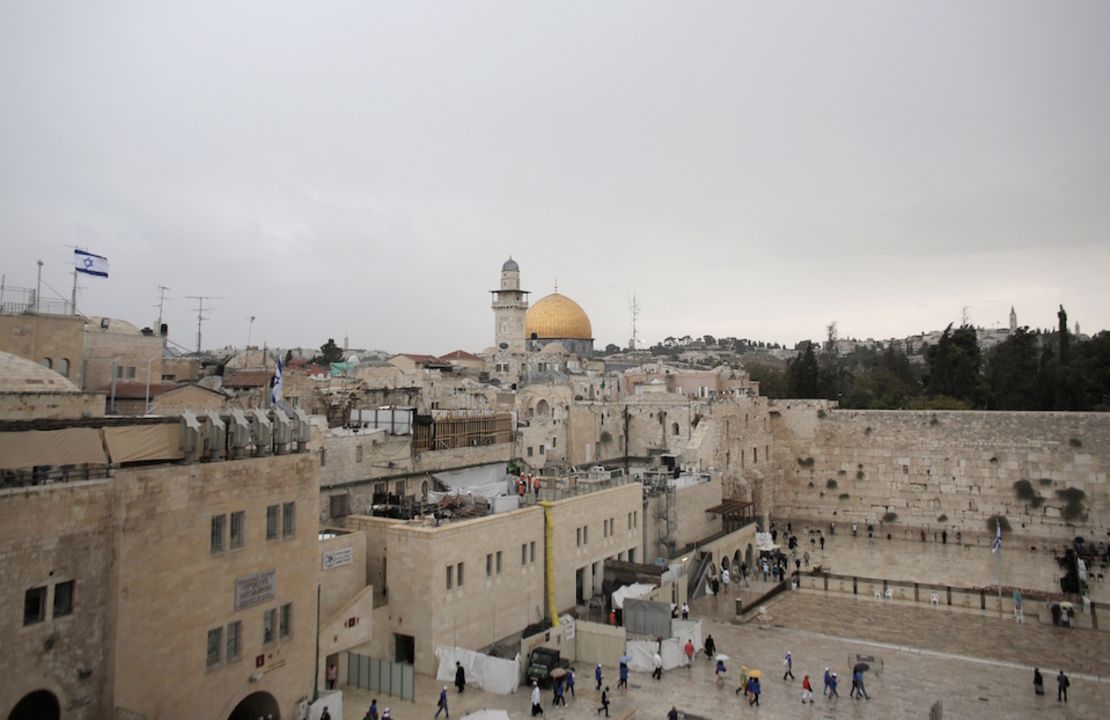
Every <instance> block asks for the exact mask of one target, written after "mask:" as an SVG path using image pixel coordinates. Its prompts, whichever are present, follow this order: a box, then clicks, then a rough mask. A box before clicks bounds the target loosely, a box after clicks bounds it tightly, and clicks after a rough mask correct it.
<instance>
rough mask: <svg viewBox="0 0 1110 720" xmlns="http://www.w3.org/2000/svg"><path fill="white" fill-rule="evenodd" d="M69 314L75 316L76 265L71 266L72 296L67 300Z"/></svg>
mask: <svg viewBox="0 0 1110 720" xmlns="http://www.w3.org/2000/svg"><path fill="white" fill-rule="evenodd" d="M69 312H70V314H71V315H76V314H77V265H76V264H74V265H73V294H72V295H71V296H70V299H69Z"/></svg>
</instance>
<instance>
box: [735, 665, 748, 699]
mask: <svg viewBox="0 0 1110 720" xmlns="http://www.w3.org/2000/svg"><path fill="white" fill-rule="evenodd" d="M740 693H744V697H747V696H748V666H747V665H741V666H740V687H738V688H736V693H735V694H736V695H739V694H740Z"/></svg>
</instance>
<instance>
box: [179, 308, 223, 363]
mask: <svg viewBox="0 0 1110 720" xmlns="http://www.w3.org/2000/svg"><path fill="white" fill-rule="evenodd" d="M185 297H187V298H188V299H190V300H196V301H197V355H200V328H201V323H203V322H204V321H205V320H207V319H208V317H207V316H206V315H205V314H204V301H205V300H225V299H226V298H223V297H219V296H216V295H186V296H185ZM208 309H209V310H212V309H213V308H212V307H209V308H208Z"/></svg>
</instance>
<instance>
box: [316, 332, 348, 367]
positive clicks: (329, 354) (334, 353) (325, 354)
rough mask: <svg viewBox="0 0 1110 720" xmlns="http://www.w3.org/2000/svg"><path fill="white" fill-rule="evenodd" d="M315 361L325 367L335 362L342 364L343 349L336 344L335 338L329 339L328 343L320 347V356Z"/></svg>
mask: <svg viewBox="0 0 1110 720" xmlns="http://www.w3.org/2000/svg"><path fill="white" fill-rule="evenodd" d="M314 360H315V361H316V362H318V363H322V364H325V365H326V364H328V363H333V362H342V361H343V348H341V347H339V346H338V345H336V344H335V338H328V341H327V342H326V343H324V344H323V345H321V346H320V354H319V355H317V356H316V357H315V358H314Z"/></svg>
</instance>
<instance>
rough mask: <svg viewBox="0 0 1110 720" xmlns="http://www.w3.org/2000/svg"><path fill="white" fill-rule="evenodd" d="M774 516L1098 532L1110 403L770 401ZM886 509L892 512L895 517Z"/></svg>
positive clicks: (1104, 498) (1102, 531)
mask: <svg viewBox="0 0 1110 720" xmlns="http://www.w3.org/2000/svg"><path fill="white" fill-rule="evenodd" d="M771 418H772V419H771V423H772V431H773V434H774V438H775V453H776V460H777V466H778V468H779V470H778V472H777V477H776V480H775V483H774V485H775V497H774V506H775V514H776V515H777V516H779V517H792V518H811V519H819V520H820V521H821V522H822V523H823V524H824V523H829V522H834V521H835V522H842V523H848V522H858V523H860V524H864V523H868V522H874V523H880V522H883V520H884V516H886V518H887V520H886V522H885V523H883V524H884V526H885V527H884V529H883V530H882V531H881V532H890V530H889V529H888V528H889V526H893V527H894V528H895V531H896V532H898V531H901V532H905V529H906V527H909V528H912V529H913V532H912V534H915V533H916V532H918V531H919V529H926V530H929V531H934V532H935V531H940V530H942V529H947V530H948V531H949V533H954V532H955V531H957V530H959V531H961V532H962V533H963V534H964V535H968V534H969V533H979V534H983V535H989V534H990V528H988V524H989V518H991V517H992V516H994V515H1001V516H1004V517H1006V518H1007V520H1008V521H1009V523H1010V525H1011V527H1012V529H1013V531H1014V532H1015V533H1017V534H1021V535H1026V536H1030V537H1041V538H1056V539H1064V538H1071V537H1074V536H1076V535H1085V536H1087V537H1088V538H1101V539H1105V538H1106V533H1107V530H1108V529H1110V486H1108V484H1107V473H1108V471H1110V414H1101V413H1030V412H970V411H967V412H958V411H947V412H941V411H936V412H934V411H879V410H866V411H865V410H838V409H833V408H832V407H831V406H829V405H828V404H825V403H820V402H816V403H815V402H813V401H780V402H779V403H776V404H774V405H772V408H771ZM889 513H893V514H894V515H896V518H895V517H894V516H892V515H890V514H889Z"/></svg>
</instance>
